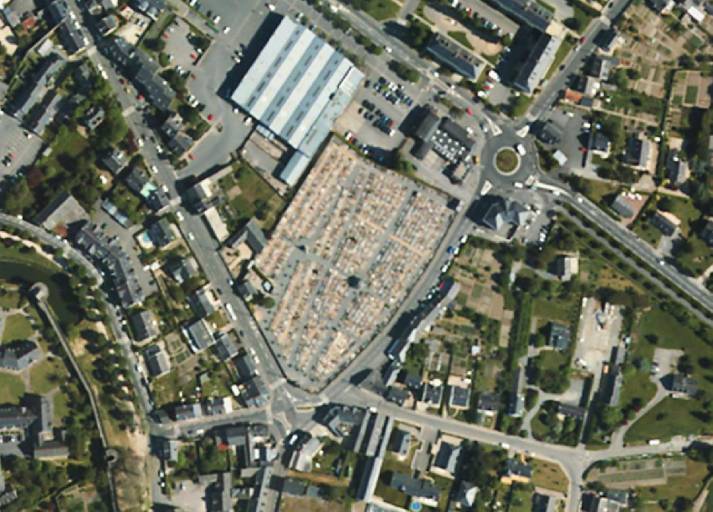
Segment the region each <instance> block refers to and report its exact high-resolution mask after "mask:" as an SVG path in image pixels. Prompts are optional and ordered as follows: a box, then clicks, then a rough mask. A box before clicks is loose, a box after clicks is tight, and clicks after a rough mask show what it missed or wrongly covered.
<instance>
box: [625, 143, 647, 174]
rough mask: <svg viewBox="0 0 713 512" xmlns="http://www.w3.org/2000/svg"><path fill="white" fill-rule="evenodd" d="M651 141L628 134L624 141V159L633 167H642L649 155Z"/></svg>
mask: <svg viewBox="0 0 713 512" xmlns="http://www.w3.org/2000/svg"><path fill="white" fill-rule="evenodd" d="M651 151H652V147H651V142H649V140H648V139H645V138H641V137H639V136H638V135H632V136H630V137H629V138H628V139H627V141H626V151H625V153H624V161H625V162H626V163H627V164H629V165H633V166H635V167H644V166H645V165H646V164H647V162H648V160H649V158H650V156H651Z"/></svg>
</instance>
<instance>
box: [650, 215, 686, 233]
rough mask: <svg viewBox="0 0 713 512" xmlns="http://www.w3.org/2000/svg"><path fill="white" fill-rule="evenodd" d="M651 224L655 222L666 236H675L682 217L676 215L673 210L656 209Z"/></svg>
mask: <svg viewBox="0 0 713 512" xmlns="http://www.w3.org/2000/svg"><path fill="white" fill-rule="evenodd" d="M651 224H653V225H654V226H655V227H656V228H657V229H658V230H659V231H661V233H663V234H664V235H665V236H673V234H674V233H675V232H676V230H677V229H678V228H679V226H680V225H681V219H679V218H678V217H676V216H675V215H674V214H673V213H671V212H667V211H662V210H656V212H655V213H654V214H653V215H652V216H651Z"/></svg>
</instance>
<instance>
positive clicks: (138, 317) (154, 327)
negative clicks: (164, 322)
mask: <svg viewBox="0 0 713 512" xmlns="http://www.w3.org/2000/svg"><path fill="white" fill-rule="evenodd" d="M129 323H130V324H131V332H132V333H133V334H134V339H135V340H136V341H144V340H147V339H150V338H154V337H156V336H158V334H159V329H158V321H157V320H156V317H155V316H154V314H153V313H152V312H151V311H149V310H143V311H137V312H136V313H134V314H133V315H131V316H130V317H129Z"/></svg>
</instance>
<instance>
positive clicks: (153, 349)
mask: <svg viewBox="0 0 713 512" xmlns="http://www.w3.org/2000/svg"><path fill="white" fill-rule="evenodd" d="M144 358H145V359H146V367H147V368H148V369H149V375H151V377H160V376H161V375H164V374H166V373H168V372H169V371H171V360H170V359H169V357H168V354H166V352H165V351H164V350H163V349H162V348H161V347H159V346H158V345H151V346H150V347H149V348H147V349H146V351H145V352H144Z"/></svg>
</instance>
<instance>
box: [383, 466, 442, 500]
mask: <svg viewBox="0 0 713 512" xmlns="http://www.w3.org/2000/svg"><path fill="white" fill-rule="evenodd" d="M389 486H390V487H393V488H394V489H397V490H399V491H401V492H402V493H404V494H405V495H407V496H408V497H410V498H412V499H413V500H415V501H419V502H421V503H423V504H424V505H426V506H434V507H435V506H437V505H438V499H439V497H440V495H441V493H440V491H439V490H438V487H436V486H435V485H434V484H433V483H432V482H430V481H429V480H422V479H420V478H413V477H411V476H409V475H405V474H403V473H398V472H393V473H392V474H391V480H390V482H389Z"/></svg>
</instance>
